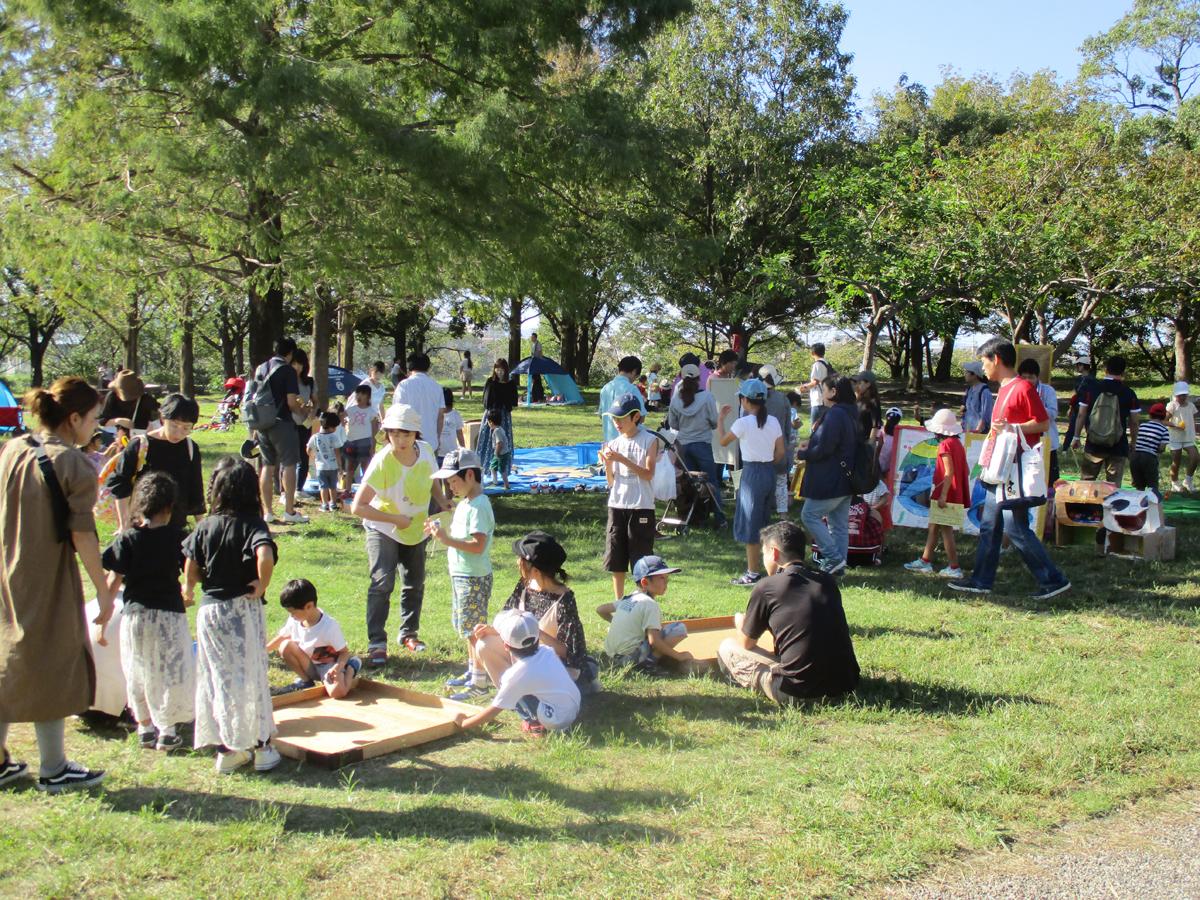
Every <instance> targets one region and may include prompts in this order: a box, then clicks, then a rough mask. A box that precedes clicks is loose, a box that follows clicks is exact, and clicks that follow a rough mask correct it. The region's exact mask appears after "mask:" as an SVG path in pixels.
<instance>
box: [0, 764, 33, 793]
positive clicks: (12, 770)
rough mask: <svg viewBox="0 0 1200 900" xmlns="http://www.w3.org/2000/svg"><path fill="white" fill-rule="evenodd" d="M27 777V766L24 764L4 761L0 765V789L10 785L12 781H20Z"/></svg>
mask: <svg viewBox="0 0 1200 900" xmlns="http://www.w3.org/2000/svg"><path fill="white" fill-rule="evenodd" d="M28 775H29V766H27V765H25V763H22V762H14V761H13V760H11V759H5V760H4V764H3V765H0V787H4V786H5V785H6V784H12V783H13V782H14V781H20V780H21V779H22V778H26V777H27V776H28Z"/></svg>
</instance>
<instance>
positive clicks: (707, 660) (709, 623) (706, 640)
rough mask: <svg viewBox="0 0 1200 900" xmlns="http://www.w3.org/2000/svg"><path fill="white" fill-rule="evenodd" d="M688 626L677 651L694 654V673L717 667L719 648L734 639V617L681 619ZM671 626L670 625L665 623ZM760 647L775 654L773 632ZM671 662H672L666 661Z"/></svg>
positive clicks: (692, 665)
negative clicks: (727, 639)
mask: <svg viewBox="0 0 1200 900" xmlns="http://www.w3.org/2000/svg"><path fill="white" fill-rule="evenodd" d="M680 621H681V622H683V624H684V625H686V626H687V630H688V633H687V637H685V638H684V639H683V640H682V641H680V642H679V643H678V644H676V645H675V649H676V650H686V651H687V652H688V653H690V654H692V663H691V667H692V670H693V671H697V672H704V671H709V670H711V669H715V668H716V666H717V648H718V647H720V646H721V641H723V640H725V638H728V637H733V636H734V633H735V631H736V629H735V628H734V625H733V616H712V617H710V618H707V619H681V620H680ZM664 624H670V623H664ZM758 646H760V647H761V648H762V649H763V650H766V651H767V652H768V653H774V652H775V640H774V639H773V638H772V637H771V632H769V631H767V632H764V633H763V636H762V637H760V638H759V639H758ZM666 662H671V660H666Z"/></svg>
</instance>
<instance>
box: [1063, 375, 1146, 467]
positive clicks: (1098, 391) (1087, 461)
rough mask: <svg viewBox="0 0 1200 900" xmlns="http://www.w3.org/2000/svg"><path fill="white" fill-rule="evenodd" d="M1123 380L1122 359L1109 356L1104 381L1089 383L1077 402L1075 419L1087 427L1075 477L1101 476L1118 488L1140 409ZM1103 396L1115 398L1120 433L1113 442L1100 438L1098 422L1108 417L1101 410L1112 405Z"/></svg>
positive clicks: (1101, 432) (1101, 423)
mask: <svg viewBox="0 0 1200 900" xmlns="http://www.w3.org/2000/svg"><path fill="white" fill-rule="evenodd" d="M1124 378H1125V357H1123V356H1111V357H1109V358H1108V359H1107V360H1105V362H1104V378H1103V379H1101V380H1100V381H1096V382H1092V384H1091V385H1089V386H1088V387H1087V388H1085V393H1084V394H1083V395H1082V396H1080V398H1079V416H1080V418H1081V419H1082V421H1083V422H1084V423H1085V425H1086V427H1087V440H1086V441H1085V442H1084V445H1083V459H1081V460H1080V461H1079V477H1080V478H1082V479H1084V480H1085V481H1094V480H1095V479H1097V478H1099V477H1101V476H1103V477H1104V480H1105V481H1109V482H1111V483H1113V484H1115V485H1116V486H1117V487H1120V486H1121V480H1122V479H1123V478H1124V477H1125V464H1126V463H1127V462H1128V461H1129V448H1130V447H1131V446H1132V445H1133V443H1134V442H1135V441H1136V440H1137V428H1138V414H1139V413H1141V411H1142V405H1141V403H1140V402H1139V401H1138V398H1137V394H1135V393H1134V392H1133V390H1132V389H1131V388H1130V387H1129V386H1128V385H1126V384H1125V382H1124ZM1105 395H1115V397H1116V413H1117V415H1118V416H1119V418H1120V422H1119V431H1120V433H1119V435H1118V436H1117V438H1116V440H1115V441H1111V440H1110V439H1109V438H1108V437H1107V436H1104V435H1103V431H1102V429H1103V427H1104V426H1105V425H1106V423H1105V422H1103V421H1101V420H1102V419H1106V418H1109V417H1110V413H1108V412H1105V411H1104V410H1105V409H1106V408H1111V405H1112V403H1111V400H1108V401H1106V400H1105V399H1104V397H1105Z"/></svg>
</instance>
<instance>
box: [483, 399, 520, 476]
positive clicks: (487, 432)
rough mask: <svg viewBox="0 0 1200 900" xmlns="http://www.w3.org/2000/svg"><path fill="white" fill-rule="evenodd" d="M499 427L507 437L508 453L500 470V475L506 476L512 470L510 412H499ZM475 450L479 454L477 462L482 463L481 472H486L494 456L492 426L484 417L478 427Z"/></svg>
mask: <svg viewBox="0 0 1200 900" xmlns="http://www.w3.org/2000/svg"><path fill="white" fill-rule="evenodd" d="M485 412H486V411H485ZM500 427H501V428H503V429H504V433H505V434H507V435H508V446H509V451H510V452H509V453H508V458H507V460H506V462H505V464H504V468H503V469H501V474H503V475H507V474H508V473H509V470H510V469H512V452H511V451H512V448H513V447H514V446H515V445H514V444H513V430H512V410H509V409H502V410H500ZM475 449H476V451H477V452H478V453H479V461H480V462H481V463H483V471H485V472H486V471H487V470H488V466H489V465H490V464H491V462H492V456H493V455H494V454H493V453H492V426H491V423H490V422H488V420H487V418H486V416H485V418H484V420H483V424H481V425H480V426H479V443H478V444H476V446H475Z"/></svg>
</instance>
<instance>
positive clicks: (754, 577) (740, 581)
mask: <svg viewBox="0 0 1200 900" xmlns="http://www.w3.org/2000/svg"><path fill="white" fill-rule="evenodd" d="M761 579H762V573H761V572H743V573H742V574H741V575H739V576H738V577H737V578H735V579H733V580H732V581H730V582H729V583H730V584H736V585H738V586H739V587H750V585H752V584H758V582H759V581H760V580H761Z"/></svg>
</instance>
